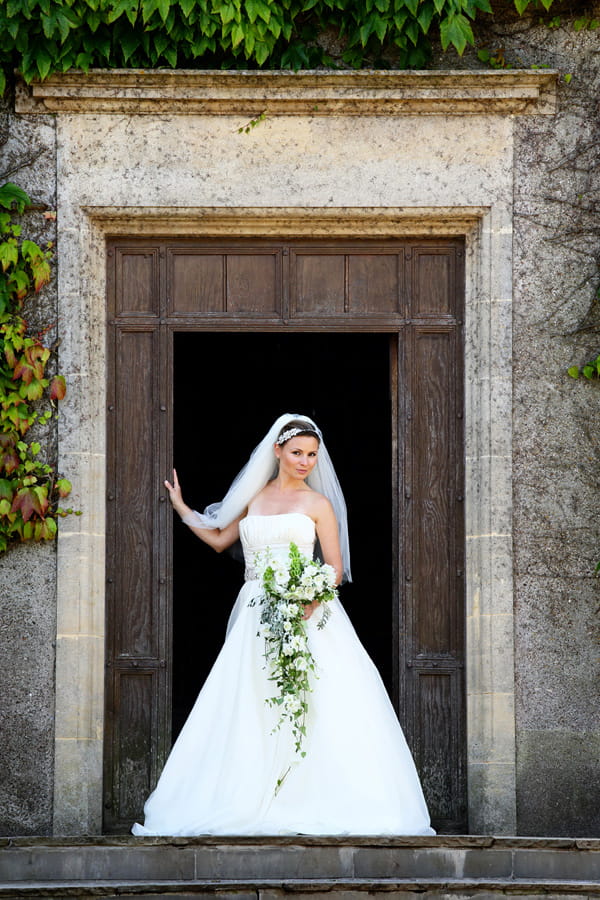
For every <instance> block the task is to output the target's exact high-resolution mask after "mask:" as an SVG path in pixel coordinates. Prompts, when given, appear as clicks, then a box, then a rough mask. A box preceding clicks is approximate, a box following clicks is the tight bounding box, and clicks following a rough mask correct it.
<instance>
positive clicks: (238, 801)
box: [132, 414, 434, 835]
mask: <svg viewBox="0 0 600 900" xmlns="http://www.w3.org/2000/svg"><path fill="white" fill-rule="evenodd" d="M165 487H166V488H167V490H168V492H169V496H170V499H171V503H172V505H173V507H174V509H175V510H176V511H177V512H178V513H179V514H180V516H181V517H182V520H183V521H184V522H185V524H186V525H188V526H189V527H190V528H191V530H192V531H193V532H194V533H195V534H196V535H197V536H198V537H199V538H200V539H201V540H203V541H205V542H206V543H207V544H209V545H210V546H211V547H213V548H214V549H215V550H216V551H217V552H221V551H222V550H225V549H226V548H228V547H231V546H232V545H233V544H234V543H235V542H236V541H237V540H238V538H239V539H240V540H241V543H242V548H243V552H244V559H245V562H246V581H245V584H244V585H243V587H242V589H241V591H240V593H239V596H238V598H237V601H236V603H235V605H234V607H233V610H232V612H231V616H230V619H229V624H228V627H227V636H226V639H225V643H224V645H223V648H222V650H221V652H220V654H219V656H218V658H217V660H216V662H215V664H214V666H213V668H212V670H211V672H210V674H209V676H208V678H207V680H206V682H205V684H204V686H203V688H202V690H201V691H200V694H199V695H198V699H197V700H196V703H195V705H194V707H193V709H192V711H191V713H190V715H189V718H188V720H187V722H186V724H185V725H184V727H183V729H182V731H181V733H180V735H179V737H178V739H177V741H176V742H175V744H174V746H173V749H172V750H171V754H170V756H169V758H168V760H167V763H166V765H165V768H164V770H163V773H162V775H161V777H160V780H159V782H158V785H157V786H156V789H155V790H154V792H153V793H152V794H151V795H150V797H149V798H148V800H147V802H146V805H145V807H144V814H145V822H144V825H143V826H142V825H139V824H137V823H136V824H135V825H134V826H133V828H132V831H133V833H134V834H136V835H202V834H217V835H281V834H326V835H333V834H338V835H339V834H354V835H369V834H375V835H386V834H387V835H408V834H411V835H418V834H434V831H433V829H432V828H431V827H430V824H429V815H428V812H427V807H426V804H425V800H424V798H423V793H422V790H421V785H420V783H419V778H418V775H417V772H416V769H415V765H414V762H413V759H412V756H411V754H410V751H409V749H408V746H407V744H406V741H405V738H404V735H403V733H402V729H401V727H400V725H399V723H398V719H397V718H396V714H395V712H394V710H393V707H392V705H391V703H390V701H389V698H388V695H387V692H386V690H385V687H384V686H383V683H382V681H381V678H380V677H379V673H378V672H377V670H376V668H375V666H374V665H373V663H372V662H371V660H370V658H369V656H368V655H367V653H366V651H365V650H364V648H363V646H362V645H361V643H360V641H359V640H358V637H357V635H356V633H355V631H354V628H353V627H352V624H351V623H350V620H349V618H348V616H347V615H346V613H345V611H344V609H343V607H342V605H341V604H340V602H339V600H337V599H335V600H333V601H331V602H330V603H328V604H327V606H328V607H329V608H330V610H331V615H330V616H329V619H328V622H327V624H326V626H325V627H324V628H321V629H320V628H318V627H317V620H318V619H319V618H320V616H319V615H315V609H316V606H317V604H315V603H312V604H310V605H308V606H306V608H305V612H304V616H303V618H304V620H305V629H306V635H307V639H308V646H309V650H310V652H311V654H312V656H313V658H314V660H315V672H314V673H312V674H311V678H312V691H311V692H310V693H309V694H308V715H307V719H306V737H305V738H304V743H303V750H304V751H305V755H304V756H302V755H300V754H298V753H296V751H295V744H294V736H293V734H292V729H291V726H290V725H289V724H288V723H284V724H283V725H281V727H279V728H278V727H277V725H278V717H279V714H278V712H277V708H273V706H272V705H270V704H269V703H267V702H266V701H267V700H268V698H269V697H272V695H273V693H274V687H273V682H272V681H270V680H269V671H268V669H267V668H266V664H265V658H264V640H263V639H262V638H261V637H259V636H258V632H259V629H260V604H259V603H253V602H252V601H256V600H257V598H258V597H260V595H261V582H260V580H259V579H258V577H257V573H256V572H255V571H254V570H253V566H254V562H255V560H256V557H257V553H260V552H261V551H263V552H264V551H265V550H267V549H268V551H269V553H270V556H271V558H274V559H275V560H277V559H281V560H282V561H286V560H287V558H288V552H289V546H290V543H292V542H293V543H295V544H296V545H297V546H298V548H299V550H300V551H301V552H302V553H303V554H305V555H306V556H308V557H311V558H312V556H313V554H314V552H315V546H317V548H318V551H319V555H320V556H321V558H322V559H323V560H324V562H326V563H328V564H329V565H331V566H332V567H333V568H334V569H335V572H336V581H337V583H338V584H339V583H340V582H341V581H342V580H344V579H350V553H349V547H348V526H347V517H346V506H345V503H344V498H343V494H342V491H341V488H340V485H339V482H338V479H337V476H336V474H335V470H334V468H333V465H332V462H331V458H330V457H329V454H328V452H327V449H326V447H325V444H324V442H323V438H322V435H321V432H320V431H319V429H318V428H317V426H316V425H315V423H314V422H313V421H312V420H311V419H309V418H308V417H306V416H298V415H293V414H286V415H284V416H281V417H280V418H279V419H277V421H276V422H275V423H274V424H273V426H272V427H271V429H270V430H269V432H268V433H267V434H266V436H265V437H264V438H263V440H262V441H261V443H260V444H259V445H258V446H257V447H256V448H255V450H254V451H253V453H252V455H251V457H250V459H249V461H248V463H247V464H246V466H245V467H244V468H243V469H242V471H241V472H240V473H239V475H238V476H237V477H236V479H235V480H234V482H233V484H232V485H231V487H230V488H229V491H228V492H227V494H226V496H225V498H224V499H223V501H222V502H221V503H217V504H213V505H212V506H209V507H207V509H206V510H205V512H204V514H203V515H201V514H199V513H197V512H195V511H193V510H192V509H190V507H188V506H187V505H186V504H185V503H184V501H183V497H182V494H181V488H180V485H179V482H178V479H177V474H176V472H174V473H173V482H172V483H171V482H169V481H165Z"/></svg>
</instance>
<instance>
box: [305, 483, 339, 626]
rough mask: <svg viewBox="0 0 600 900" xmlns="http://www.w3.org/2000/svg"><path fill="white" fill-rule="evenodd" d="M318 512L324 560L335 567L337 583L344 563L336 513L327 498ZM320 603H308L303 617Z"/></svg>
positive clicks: (318, 527)
mask: <svg viewBox="0 0 600 900" xmlns="http://www.w3.org/2000/svg"><path fill="white" fill-rule="evenodd" d="M316 512H317V518H316V519H315V526H316V532H317V537H318V538H319V544H320V545H321V553H322V555H323V562H326V563H327V564H328V565H330V566H332V567H333V568H334V569H335V583H336V585H337V584H339V583H340V581H341V580H342V575H343V572H344V566H343V563H342V552H341V550H340V537H339V532H338V525H337V520H336V518H335V513H334V511H333V508H332V506H331V503H330V502H329V500H326V499H325V498H323V502H322V503H321V504H319V507H318V509H317V510H316ZM318 605H319V604H318V603H317V602H316V601H314V600H313V602H312V603H309V604H307V606H306V607H305V610H304V615H303V616H302V618H303V619H310V617H311V616H312V614H313V613H314V611H315V609H316V608H317V607H318Z"/></svg>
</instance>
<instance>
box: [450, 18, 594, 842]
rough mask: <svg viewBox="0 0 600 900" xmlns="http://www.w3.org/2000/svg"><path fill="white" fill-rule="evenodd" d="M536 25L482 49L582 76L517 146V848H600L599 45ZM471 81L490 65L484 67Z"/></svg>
mask: <svg viewBox="0 0 600 900" xmlns="http://www.w3.org/2000/svg"><path fill="white" fill-rule="evenodd" d="M588 12H590V11H589V10H588ZM590 14H592V13H590ZM596 14H597V10H596ZM538 16H539V12H538V11H536V12H535V13H534V14H533V15H532V16H525V17H524V18H523V19H516V18H515V17H514V15H513V14H512V13H510V12H507V13H505V14H504V15H503V16H500V17H497V18H496V19H495V20H494V19H491V18H487V17H485V18H484V19H482V20H481V23H480V25H479V28H478V30H477V43H478V46H486V47H487V49H488V50H489V51H491V52H492V53H494V54H497V53H498V51H499V49H500V48H503V51H504V57H505V59H506V61H507V62H509V63H511V64H513V65H516V66H525V67H531V66H548V67H550V68H552V69H557V70H559V71H560V72H561V73H562V75H563V76H564V75H571V81H570V83H568V84H567V83H566V82H565V80H564V77H563V78H561V81H560V86H559V93H558V112H557V114H556V116H555V117H553V118H552V119H550V118H545V117H541V116H540V117H537V118H522V119H519V120H518V122H517V125H516V131H515V147H514V166H515V181H514V185H515V194H514V248H513V250H514V257H513V265H514V269H513V271H514V278H513V289H514V304H513V378H514V380H513V429H514V431H513V453H514V455H513V488H514V497H513V499H514V506H513V516H514V518H513V527H514V550H515V557H514V559H515V567H514V576H515V628H516V634H515V664H516V726H517V727H516V730H517V817H518V818H517V821H518V830H519V834H549V835H590V836H598V835H600V786H599V779H598V767H599V764H600V763H599V761H600V703H599V702H598V684H599V683H600V672H599V658H600V655H599V646H598V645H599V641H600V618H599V613H600V608H599V602H600V600H599V592H598V582H597V580H596V578H595V576H594V568H595V565H596V562H597V561H598V559H600V542H599V541H598V509H597V507H598V488H599V485H600V474H599V468H598V462H599V458H600V442H599V439H598V428H597V414H598V403H599V401H600V396H599V391H600V385H598V384H597V383H590V382H588V381H586V380H583V379H581V380H580V381H578V382H575V381H573V380H572V379H571V378H570V377H569V376H567V374H566V370H567V369H568V368H569V366H572V365H574V364H582V363H583V362H586V361H587V360H589V359H591V358H595V357H596V356H597V355H598V353H599V352H600V314H599V307H598V303H597V300H596V302H595V300H594V298H595V297H596V293H597V292H599V293H598V297H599V298H600V226H599V220H598V209H599V208H600V104H599V101H598V97H599V96H600V49H599V39H598V36H599V32H598V31H597V30H596V31H586V30H581V31H579V32H576V31H575V29H574V22H575V21H576V18H577V17H575V16H569V15H567V16H565V15H562V16H561V17H560V21H559V22H557V23H555V26H554V27H548V25H547V24H541V23H540V22H539V20H538ZM579 17H581V14H579ZM552 18H553V16H552V15H551V16H547V17H546V22H548V21H549V20H550V19H552ZM436 65H439V66H440V67H443V66H447V65H448V59H447V56H443V55H438V56H437V58H436ZM460 65H461V66H463V65H464V66H467V67H470V66H473V67H478V66H479V65H480V63H479V61H478V59H477V57H476V55H475V52H474V51H470V52H468V53H467V54H466V56H465V58H464V59H463V60H461V62H460Z"/></svg>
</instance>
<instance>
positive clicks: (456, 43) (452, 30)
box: [440, 13, 475, 55]
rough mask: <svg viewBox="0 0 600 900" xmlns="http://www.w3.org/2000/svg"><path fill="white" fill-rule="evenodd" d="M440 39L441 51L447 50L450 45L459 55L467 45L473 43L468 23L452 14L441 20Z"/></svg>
mask: <svg viewBox="0 0 600 900" xmlns="http://www.w3.org/2000/svg"><path fill="white" fill-rule="evenodd" d="M440 37H441V41H442V49H443V50H447V49H448V46H449V45H450V44H452V46H453V47H455V48H456V50H457V51H458V53H459V54H461V55H462V53H464V50H465V47H466V46H467V44H473V43H475V39H474V37H473V31H472V30H471V26H470V25H469V21H468V19H466V18H465V16H463V15H461V14H460V13H459V14H458V15H456V14H452V15H450V16H447V17H446V18H445V19H442V22H441V24H440Z"/></svg>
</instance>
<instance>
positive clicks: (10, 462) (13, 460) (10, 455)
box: [2, 450, 20, 475]
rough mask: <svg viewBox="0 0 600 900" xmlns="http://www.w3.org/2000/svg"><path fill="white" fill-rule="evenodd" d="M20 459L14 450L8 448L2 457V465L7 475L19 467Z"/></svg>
mask: <svg viewBox="0 0 600 900" xmlns="http://www.w3.org/2000/svg"><path fill="white" fill-rule="evenodd" d="M19 464H20V459H19V457H18V456H17V454H16V453H15V451H14V450H8V451H7V452H5V453H4V456H3V457H2V465H3V467H4V471H5V472H6V474H7V475H12V473H13V472H14V471H15V469H18V468H19Z"/></svg>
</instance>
